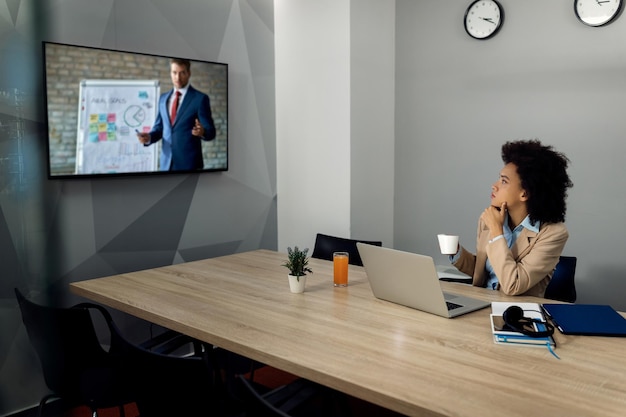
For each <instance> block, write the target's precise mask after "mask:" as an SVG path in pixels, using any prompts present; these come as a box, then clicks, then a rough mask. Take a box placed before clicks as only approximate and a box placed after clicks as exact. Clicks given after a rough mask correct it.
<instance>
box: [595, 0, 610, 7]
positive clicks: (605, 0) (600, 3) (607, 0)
mask: <svg viewBox="0 0 626 417" xmlns="http://www.w3.org/2000/svg"><path fill="white" fill-rule="evenodd" d="M608 2H609V0H603V1H600V0H596V3H598V4H599V5H600V6H602V3H608Z"/></svg>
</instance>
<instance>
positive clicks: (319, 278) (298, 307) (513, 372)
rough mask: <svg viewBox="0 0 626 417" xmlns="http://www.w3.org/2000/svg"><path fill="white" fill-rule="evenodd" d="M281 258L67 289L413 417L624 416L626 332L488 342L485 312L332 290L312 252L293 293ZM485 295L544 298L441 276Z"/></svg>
mask: <svg viewBox="0 0 626 417" xmlns="http://www.w3.org/2000/svg"><path fill="white" fill-rule="evenodd" d="M285 259H286V254H282V253H277V252H272V251H267V250H258V251H254V252H247V253H241V254H235V255H230V256H224V257H220V258H214V259H207V260H201V261H196V262H189V263H182V264H178V265H172V266H167V267H162V268H155V269H149V270H145V271H138V272H132V273H127V274H121V275H116V276H111V277H106V278H99V279H92V280H88V281H82V282H75V283H72V284H71V285H70V287H71V290H72V292H74V293H75V294H78V295H81V296H84V297H86V298H88V299H90V300H93V301H96V302H100V303H102V304H105V305H107V306H109V307H112V308H115V309H119V310H121V311H124V312H127V313H129V314H132V315H135V316H137V317H140V318H142V319H145V320H148V321H150V322H153V323H157V324H159V325H162V326H165V327H168V328H170V329H173V330H177V331H179V332H181V333H185V334H187V335H190V336H193V337H195V338H198V339H201V340H204V341H206V342H208V343H212V344H215V345H217V346H221V347H223V348H225V349H228V350H230V351H233V352H236V353H239V354H242V355H245V356H247V357H249V358H252V359H255V360H258V361H261V362H264V363H266V364H269V365H272V366H274V367H277V368H280V369H283V370H285V371H287V372H291V373H293V374H296V375H299V376H301V377H304V378H308V379H311V380H313V381H316V382H319V383H321V384H324V385H327V386H329V387H332V388H335V389H337V390H340V391H343V392H345V393H347V394H350V395H353V396H356V397H359V398H362V399H365V400H367V401H370V402H374V403H376V404H379V405H381V406H383V407H386V408H390V409H393V410H395V411H398V412H400V413H403V414H407V415H415V416H441V415H443V416H468V417H476V416H482V417H489V416H494V417H496V416H497V417H501V416H509V417H510V416H524V417H527V416H533V417H537V416H551V417H554V416H569V417H572V416H602V417H607V416H625V415H626V354H625V353H624V348H625V347H626V340H624V339H621V338H607V337H581V336H564V335H561V334H557V335H556V340H557V343H558V347H557V349H556V352H557V353H558V355H559V356H560V357H561V359H560V360H558V359H556V358H555V357H553V356H552V355H551V354H550V353H549V352H548V350H547V349H545V348H533V347H513V346H502V345H496V344H494V343H493V340H492V337H491V330H490V325H489V313H490V309H484V310H481V311H478V312H474V313H470V314H468V315H465V316H461V317H458V318H455V319H446V318H441V317H438V316H434V315H431V314H427V313H423V312H420V311H417V310H413V309H410V308H407V307H402V306H399V305H395V304H392V303H389V302H386V301H381V300H378V299H376V298H374V296H373V295H372V292H371V289H370V286H369V283H368V281H367V277H366V275H365V272H364V270H363V268H361V267H357V266H352V265H351V266H350V272H349V274H350V283H349V286H348V287H346V288H334V287H333V286H332V276H331V274H332V263H331V262H327V261H321V260H317V259H311V262H310V265H311V267H312V268H313V271H314V274H313V275H308V276H307V283H306V290H305V292H304V293H303V294H292V293H290V292H289V285H288V282H287V269H286V268H284V267H282V266H281V263H282V262H283V261H284V260H285ZM443 286H444V288H445V289H448V290H457V292H459V293H464V294H466V295H471V296H474V297H477V298H482V299H485V300H489V301H510V300H512V299H514V300H519V301H530V302H542V299H538V298H532V297H516V298H512V297H507V296H504V295H502V294H500V293H499V292H494V291H488V290H485V289H481V288H475V287H471V286H467V285H463V284H454V283H443Z"/></svg>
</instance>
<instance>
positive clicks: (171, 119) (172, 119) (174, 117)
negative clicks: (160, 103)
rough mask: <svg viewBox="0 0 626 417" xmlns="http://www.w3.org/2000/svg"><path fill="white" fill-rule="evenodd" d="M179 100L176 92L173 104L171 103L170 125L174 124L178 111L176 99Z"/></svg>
mask: <svg viewBox="0 0 626 417" xmlns="http://www.w3.org/2000/svg"><path fill="white" fill-rule="evenodd" d="M179 98H180V91H176V94H175V95H174V103H172V114H171V115H170V124H174V120H176V112H177V111H178V99H179Z"/></svg>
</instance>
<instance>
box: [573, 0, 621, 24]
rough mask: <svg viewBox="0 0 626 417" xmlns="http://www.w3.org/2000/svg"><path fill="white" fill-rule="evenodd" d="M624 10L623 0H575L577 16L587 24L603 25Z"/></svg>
mask: <svg viewBox="0 0 626 417" xmlns="http://www.w3.org/2000/svg"><path fill="white" fill-rule="evenodd" d="M621 10H622V0H574V11H575V12H576V16H578V19H580V21H581V22H583V23H584V24H586V25H589V26H602V25H606V24H607V23H610V22H611V21H612V20H614V19H615V18H616V17H617V16H618V15H619V13H620V11H621Z"/></svg>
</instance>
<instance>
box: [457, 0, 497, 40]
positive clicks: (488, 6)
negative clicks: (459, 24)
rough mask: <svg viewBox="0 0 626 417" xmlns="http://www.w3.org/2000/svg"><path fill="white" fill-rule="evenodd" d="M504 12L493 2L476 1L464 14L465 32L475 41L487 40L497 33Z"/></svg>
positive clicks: (490, 0) (485, 0)
mask: <svg viewBox="0 0 626 417" xmlns="http://www.w3.org/2000/svg"><path fill="white" fill-rule="evenodd" d="M503 19H504V11H503V10H502V7H501V6H500V4H499V3H498V2H497V1H495V0H476V1H474V2H473V3H472V4H470V6H469V7H468V8H467V11H466V12H465V30H466V31H467V33H468V35H470V36H471V37H473V38H476V39H488V38H490V37H492V36H493V35H495V34H496V33H498V30H499V29H500V26H502V21H503Z"/></svg>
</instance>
